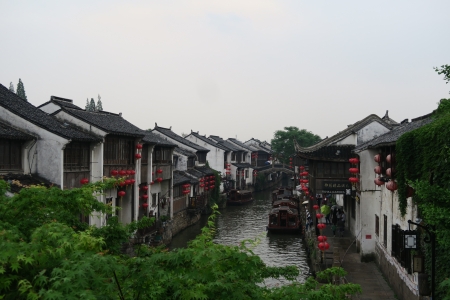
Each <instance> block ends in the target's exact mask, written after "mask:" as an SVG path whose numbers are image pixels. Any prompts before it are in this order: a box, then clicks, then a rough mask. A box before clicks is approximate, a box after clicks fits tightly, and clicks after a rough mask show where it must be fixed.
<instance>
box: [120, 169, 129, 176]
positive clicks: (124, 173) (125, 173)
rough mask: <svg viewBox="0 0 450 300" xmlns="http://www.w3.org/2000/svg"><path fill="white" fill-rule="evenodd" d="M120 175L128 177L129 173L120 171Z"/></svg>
mask: <svg viewBox="0 0 450 300" xmlns="http://www.w3.org/2000/svg"><path fill="white" fill-rule="evenodd" d="M119 175H120V176H125V175H127V171H125V170H120V171H119Z"/></svg>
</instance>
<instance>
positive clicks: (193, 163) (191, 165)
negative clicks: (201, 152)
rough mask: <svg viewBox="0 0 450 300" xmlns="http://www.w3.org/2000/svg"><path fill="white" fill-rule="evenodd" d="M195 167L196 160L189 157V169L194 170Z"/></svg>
mask: <svg viewBox="0 0 450 300" xmlns="http://www.w3.org/2000/svg"><path fill="white" fill-rule="evenodd" d="M194 165H195V158H194V157H189V158H188V160H187V167H188V168H193V167H194Z"/></svg>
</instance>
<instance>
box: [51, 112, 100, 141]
mask: <svg viewBox="0 0 450 300" xmlns="http://www.w3.org/2000/svg"><path fill="white" fill-rule="evenodd" d="M55 117H56V118H58V119H60V120H62V121H67V122H69V123H72V124H74V125H75V126H78V127H80V128H83V129H84V130H86V131H88V132H90V133H92V134H94V135H97V136H101V137H105V136H106V135H107V134H108V133H107V132H106V131H103V130H101V129H99V128H97V127H95V126H92V125H90V124H88V123H86V122H85V121H83V120H80V119H78V118H75V117H73V116H71V115H69V114H68V113H66V112H64V111H60V112H59V113H57V114H56V115H55Z"/></svg>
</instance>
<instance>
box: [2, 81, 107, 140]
mask: <svg viewBox="0 0 450 300" xmlns="http://www.w3.org/2000/svg"><path fill="white" fill-rule="evenodd" d="M0 106H2V107H4V108H5V109H6V110H9V111H10V112H12V113H14V114H15V115H17V116H19V117H21V118H23V119H25V120H27V121H28V122H30V123H33V124H34V125H36V126H38V127H41V128H43V129H45V130H47V131H49V132H52V133H54V134H56V135H59V136H61V137H63V138H66V139H70V140H75V141H97V140H98V138H97V137H95V136H93V135H90V134H88V133H86V132H83V131H81V130H78V129H75V128H73V127H72V126H64V125H63V123H60V122H59V121H58V120H57V119H56V118H55V117H53V116H50V115H48V114H46V113H45V112H43V111H42V110H40V109H39V108H37V107H36V106H34V105H33V104H31V103H30V102H27V101H25V100H23V99H22V98H20V97H19V96H17V95H16V94H15V93H12V92H10V91H9V90H8V89H7V88H6V87H5V86H3V85H1V84H0Z"/></svg>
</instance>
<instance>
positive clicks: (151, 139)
mask: <svg viewBox="0 0 450 300" xmlns="http://www.w3.org/2000/svg"><path fill="white" fill-rule="evenodd" d="M142 142H144V143H146V144H152V145H159V146H167V147H176V146H177V145H176V144H174V143H172V142H171V141H168V140H166V139H164V138H163V137H161V136H159V135H157V134H155V133H153V132H151V131H145V136H144V138H143V139H142Z"/></svg>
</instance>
